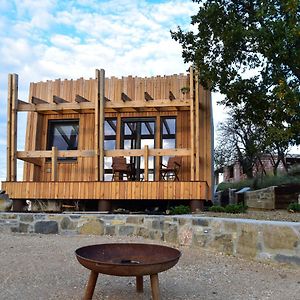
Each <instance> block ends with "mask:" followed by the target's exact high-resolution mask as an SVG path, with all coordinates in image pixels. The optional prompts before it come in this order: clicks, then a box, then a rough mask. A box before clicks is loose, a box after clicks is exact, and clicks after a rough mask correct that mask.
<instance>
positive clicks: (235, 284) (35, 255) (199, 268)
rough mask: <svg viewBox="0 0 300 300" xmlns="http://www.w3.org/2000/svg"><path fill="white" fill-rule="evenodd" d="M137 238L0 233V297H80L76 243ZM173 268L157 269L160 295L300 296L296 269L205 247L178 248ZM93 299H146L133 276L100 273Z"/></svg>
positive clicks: (82, 277)
mask: <svg viewBox="0 0 300 300" xmlns="http://www.w3.org/2000/svg"><path fill="white" fill-rule="evenodd" d="M128 241H130V242H147V243H151V241H148V240H143V239H142V238H133V237H132V238H128V237H126V238H125V237H124V238H112V237H102V236H60V235H21V234H14V235H12V234H0V266H1V267H0V299H5V300H9V299H22V300H27V299H28V300H34V299H39V300H40V299H64V300H65V299H81V297H82V295H83V291H84V286H85V284H86V281H87V278H88V274H89V272H88V270H87V269H85V268H84V267H82V266H81V265H80V264H79V263H78V262H77V260H76V258H75V255H74V250H75V249H76V248H78V247H81V246H84V245H90V244H97V243H107V242H108V243H109V242H128ZM180 250H181V251H182V257H181V258H180V260H179V262H178V264H177V265H176V266H175V267H173V268H172V269H170V270H168V271H166V272H163V273H160V274H159V280H160V292H161V298H162V299H170V300H175V299H205V300H210V299H226V300H227V299H243V300H244V299H272V300H276V299H278V300H279V299H280V300H281V299H282V300H286V299H287V300H293V299H300V296H299V295H300V268H296V267H290V266H286V265H276V264H267V263H259V262H255V261H251V260H244V259H239V258H236V257H231V256H224V255H222V254H219V253H211V252H208V251H205V250H202V249H201V250H195V249H188V248H181V249H180ZM93 299H111V300H121V299H131V300H142V299H151V291H150V282H149V279H148V278H145V282H144V294H137V293H136V292H135V278H133V277H114V276H107V275H101V274H100V275H99V278H98V282H97V285H96V289H95V294H94V298H93Z"/></svg>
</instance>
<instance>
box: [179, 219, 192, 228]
mask: <svg viewBox="0 0 300 300" xmlns="http://www.w3.org/2000/svg"><path fill="white" fill-rule="evenodd" d="M191 223H192V220H191V218H178V224H179V225H180V226H183V225H185V224H191Z"/></svg>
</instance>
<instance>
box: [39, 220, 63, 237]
mask: <svg viewBox="0 0 300 300" xmlns="http://www.w3.org/2000/svg"><path fill="white" fill-rule="evenodd" d="M34 232H35V233H42V234H51V233H52V234H55V233H58V224H57V222H56V221H38V222H36V223H35V224H34Z"/></svg>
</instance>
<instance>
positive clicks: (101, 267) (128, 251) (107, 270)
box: [75, 243, 181, 276]
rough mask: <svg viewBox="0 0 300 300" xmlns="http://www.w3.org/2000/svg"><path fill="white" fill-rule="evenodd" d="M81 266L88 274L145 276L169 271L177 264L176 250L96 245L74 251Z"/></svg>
mask: <svg viewBox="0 0 300 300" xmlns="http://www.w3.org/2000/svg"><path fill="white" fill-rule="evenodd" d="M75 254H76V257H77V259H78V261H79V263H80V264H81V265H83V266H84V267H86V268H87V269H90V270H91V271H94V272H97V273H102V274H107V275H115V276H144V275H152V274H157V273H160V272H163V271H166V270H168V269H170V268H172V267H173V266H174V265H175V264H176V263H177V262H178V260H179V258H180V256H181V252H180V251H179V250H177V249H174V248H171V247H166V246H161V245H153V244H136V243H132V244H129V243H114V244H99V245H91V246H86V247H82V248H79V249H77V250H76V251H75Z"/></svg>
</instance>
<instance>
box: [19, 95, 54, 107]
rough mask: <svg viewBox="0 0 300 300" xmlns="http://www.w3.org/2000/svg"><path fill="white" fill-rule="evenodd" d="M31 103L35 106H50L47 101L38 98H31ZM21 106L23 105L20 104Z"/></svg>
mask: <svg viewBox="0 0 300 300" xmlns="http://www.w3.org/2000/svg"><path fill="white" fill-rule="evenodd" d="M31 103H33V104H47V105H48V104H49V102H47V101H46V100H43V99H40V98H38V97H35V96H32V97H31ZM20 104H21V103H20Z"/></svg>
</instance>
